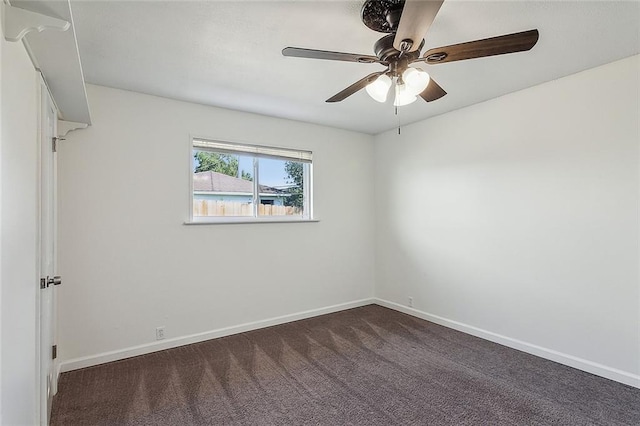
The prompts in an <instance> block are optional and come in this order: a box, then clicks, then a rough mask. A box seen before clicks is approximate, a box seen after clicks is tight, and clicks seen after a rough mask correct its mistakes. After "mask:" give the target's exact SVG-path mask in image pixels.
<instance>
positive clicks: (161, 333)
mask: <svg viewBox="0 0 640 426" xmlns="http://www.w3.org/2000/svg"><path fill="white" fill-rule="evenodd" d="M162 339H164V325H163V326H162V327H157V328H156V340H162Z"/></svg>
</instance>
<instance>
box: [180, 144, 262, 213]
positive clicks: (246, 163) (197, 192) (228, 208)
mask: <svg viewBox="0 0 640 426" xmlns="http://www.w3.org/2000/svg"><path fill="white" fill-rule="evenodd" d="M192 170H193V216H194V217H212V216H213V217H220V216H253V215H254V204H253V158H252V157H250V156H246V155H234V154H227V153H221V152H211V151H199V150H194V151H193V167H192Z"/></svg>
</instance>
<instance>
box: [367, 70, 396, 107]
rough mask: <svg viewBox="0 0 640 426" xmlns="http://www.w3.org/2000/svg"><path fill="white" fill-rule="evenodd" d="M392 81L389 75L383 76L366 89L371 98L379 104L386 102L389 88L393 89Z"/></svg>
mask: <svg viewBox="0 0 640 426" xmlns="http://www.w3.org/2000/svg"><path fill="white" fill-rule="evenodd" d="M391 83H392V82H391V79H390V78H389V76H388V75H386V74H382V75H381V76H380V77H378V78H376V79H375V80H374V81H373V82H372V83H369V84H367V87H365V89H366V91H367V93H368V94H369V96H371V97H372V98H373V99H374V100H376V101H378V102H385V101H386V100H387V94H388V93H389V88H391Z"/></svg>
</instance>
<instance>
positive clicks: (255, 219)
mask: <svg viewBox="0 0 640 426" xmlns="http://www.w3.org/2000/svg"><path fill="white" fill-rule="evenodd" d="M197 142H202V143H207V142H209V143H212V144H219V145H224V146H225V148H223V149H216V148H208V147H203V146H197V145H196V144H197ZM234 147H238V148H242V149H241V150H234ZM252 150H255V151H256V152H255V153H254V152H252ZM196 151H210V152H218V153H226V154H231V155H244V156H249V157H252V159H253V175H254V180H253V195H252V201H251V202H252V212H253V215H252V216H194V214H193V213H194V211H193V201H194V187H193V158H194V154H195V152H196ZM276 151H277V152H281V153H284V154H287V153H290V154H291V155H290V156H284V155H283V156H278V155H274V154H270V153H271V152H276ZM265 152H268V153H265ZM295 154H298V155H297V156H296V155H295ZM260 158H270V159H278V160H284V161H295V162H300V163H303V165H304V166H303V168H302V170H303V179H302V181H303V183H302V186H303V189H302V191H303V194H304V197H303V207H302V215H296V216H284V215H283V216H260V215H259V211H258V209H259V206H258V204H259V203H260V191H259V185H260V182H259V159H260ZM188 171H189V218H188V220H187V221H186V222H185V225H207V224H209V225H215V224H234V223H296V222H318V220H317V219H314V216H313V190H312V188H313V182H312V180H313V152H312V151H310V150H305V149H297V148H289V147H282V146H275V145H257V144H250V143H244V142H237V141H223V140H220V139H212V138H208V137H200V136H193V135H191V136H190V137H189V168H188Z"/></svg>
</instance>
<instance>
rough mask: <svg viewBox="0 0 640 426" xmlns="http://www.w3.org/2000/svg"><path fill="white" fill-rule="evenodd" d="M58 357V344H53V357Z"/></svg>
mask: <svg viewBox="0 0 640 426" xmlns="http://www.w3.org/2000/svg"><path fill="white" fill-rule="evenodd" d="M56 358H58V345H53V346H51V359H56Z"/></svg>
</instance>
